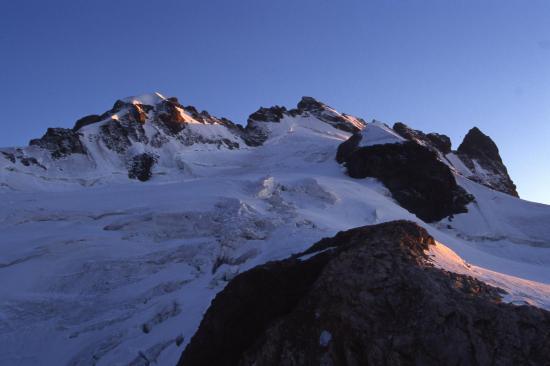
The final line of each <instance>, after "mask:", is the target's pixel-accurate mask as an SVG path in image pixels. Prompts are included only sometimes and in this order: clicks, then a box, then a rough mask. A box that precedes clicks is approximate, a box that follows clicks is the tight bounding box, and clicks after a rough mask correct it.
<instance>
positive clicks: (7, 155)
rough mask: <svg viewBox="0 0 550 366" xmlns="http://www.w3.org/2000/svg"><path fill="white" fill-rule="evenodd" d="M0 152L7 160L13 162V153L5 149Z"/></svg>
mask: <svg viewBox="0 0 550 366" xmlns="http://www.w3.org/2000/svg"><path fill="white" fill-rule="evenodd" d="M0 153H2V156H4V158H6V159H7V160H9V161H11V162H12V163H15V155H14V154H12V153H9V152H6V151H0Z"/></svg>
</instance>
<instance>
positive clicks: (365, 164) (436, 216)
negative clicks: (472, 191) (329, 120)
mask: <svg viewBox="0 0 550 366" xmlns="http://www.w3.org/2000/svg"><path fill="white" fill-rule="evenodd" d="M352 138H353V137H352ZM350 140H351V139H350ZM348 141H349V140H348ZM348 141H346V142H345V143H343V144H342V145H341V146H340V148H339V149H338V156H337V159H339V161H340V162H344V163H345V165H346V168H347V172H348V174H349V176H350V177H352V178H366V177H374V178H377V179H379V180H380V181H381V182H382V183H384V185H385V186H386V187H387V188H388V189H389V190H390V192H391V193H392V196H393V198H394V199H395V200H396V201H397V202H399V204H400V205H401V206H402V207H404V208H406V209H407V210H409V211H411V212H412V213H414V214H415V215H417V216H418V217H419V218H421V219H422V220H424V221H426V222H433V221H438V220H441V219H443V218H444V217H447V216H450V215H453V214H457V213H461V212H467V209H466V205H467V204H468V203H469V202H471V201H472V200H473V197H472V196H470V195H469V194H468V193H467V192H466V191H465V190H464V189H463V188H461V187H460V186H458V185H457V184H456V180H455V178H454V176H453V173H452V172H451V170H450V168H449V167H448V166H447V165H446V164H445V163H443V162H442V161H441V160H440V159H439V157H438V155H437V154H436V152H434V151H432V150H430V149H429V148H427V147H425V146H422V145H419V144H417V143H415V142H412V141H407V142H404V143H401V144H383V145H373V146H366V147H356V148H355V149H354V148H353V146H352V143H351V142H348ZM344 144H348V145H344Z"/></svg>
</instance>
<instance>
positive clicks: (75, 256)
mask: <svg viewBox="0 0 550 366" xmlns="http://www.w3.org/2000/svg"><path fill="white" fill-rule="evenodd" d="M142 98H145V97H142ZM159 98H160V97H159ZM198 127H203V128H204V126H198ZM207 127H208V126H207ZM374 127H375V128H374V130H376V131H384V129H383V128H381V127H380V126H374ZM87 128H93V126H87ZM268 128H269V130H270V134H271V135H270V138H269V140H268V141H267V142H266V143H265V144H264V145H262V146H259V147H246V148H241V149H235V150H228V149H226V148H224V147H215V146H212V145H202V144H194V145H191V146H189V147H188V148H186V149H184V150H181V149H180V150H178V151H177V152H172V154H173V156H174V159H173V161H174V162H175V163H174V164H173V167H172V168H170V167H169V165H162V166H161V167H159V168H156V170H155V171H154V176H153V179H152V180H151V181H149V182H146V183H141V182H137V181H130V180H128V179H127V175H126V172H125V171H124V170H123V169H122V168H121V169H120V170H119V171H117V170H116V164H114V163H113V164H105V165H106V166H109V169H110V170H105V171H104V170H101V169H92V168H90V169H88V170H86V171H84V172H83V173H82V176H77V177H74V178H66V177H64V176H63V174H62V172H60V173H59V175H58V176H56V177H52V176H44V175H40V174H39V173H36V174H29V173H26V172H17V171H5V169H4V167H2V166H0V169H2V173H0V186H2V187H3V188H2V187H0V195H1V202H2V204H1V205H0V230H1V234H2V236H1V239H0V241H1V243H0V282H1V283H2V286H1V287H0V351H1V352H0V364H1V365H10V366H12V365H13V366H14V365H37V364H40V365H148V364H149V363H154V362H157V363H158V364H160V365H175V364H176V362H177V360H178V359H179V357H180V354H181V352H182V351H183V348H184V347H185V345H186V344H187V343H188V342H189V340H190V338H191V337H192V335H193V333H194V332H195V331H196V329H197V327H198V325H199V323H200V321H201V318H202V315H203V314H204V312H205V311H206V309H207V308H208V306H209V304H210V301H211V300H212V298H213V297H214V296H215V294H216V293H217V292H219V291H220V290H221V289H223V287H224V286H225V285H226V284H227V282H228V281H229V280H231V279H232V278H233V277H234V276H235V275H237V274H238V273H240V272H242V271H245V270H247V269H249V268H252V267H254V266H256V265H258V264H261V263H265V262H266V261H270V260H277V259H282V258H286V257H288V256H289V255H290V254H292V253H296V252H300V251H302V250H305V249H306V248H308V247H309V246H310V245H311V244H313V243H314V242H316V241H317V240H319V239H321V238H323V237H329V236H333V235H334V234H336V233H337V232H338V231H341V230H346V229H350V228H353V227H357V226H362V225H370V224H376V223H381V222H385V221H390V220H395V219H407V220H412V221H415V222H417V223H419V224H420V225H422V226H424V227H426V228H427V229H428V231H429V232H430V233H431V234H432V235H433V236H434V238H435V239H436V241H437V242H438V244H437V246H435V247H434V248H432V249H431V251H430V253H429V254H430V255H431V256H432V258H433V261H434V264H435V265H436V266H439V267H442V268H444V269H447V270H450V271H454V272H458V273H464V274H469V275H471V276H474V277H477V278H479V279H480V280H482V281H485V282H487V283H489V284H492V285H495V286H498V287H501V288H503V289H504V290H506V291H507V292H508V295H506V296H505V298H504V300H505V301H510V302H514V303H517V304H522V303H529V304H532V305H535V306H539V307H543V308H547V309H550V225H549V223H550V206H546V205H541V204H536V203H531V202H526V201H522V200H520V199H517V198H514V197H511V196H508V195H505V194H502V193H499V192H495V191H493V190H491V189H489V188H486V187H484V186H482V185H479V184H477V183H474V182H472V181H469V180H467V179H465V178H463V177H462V176H459V175H457V179H458V182H459V184H461V185H462V186H463V187H464V188H465V189H466V190H468V191H469V192H470V193H472V194H473V195H474V196H475V197H476V202H473V203H471V204H469V206H468V209H469V212H468V213H465V214H460V215H455V216H454V218H452V219H445V220H443V221H441V222H438V223H435V224H431V225H429V224H426V223H424V222H422V221H421V220H419V219H418V218H417V217H416V216H414V215H413V214H411V213H410V212H408V211H406V210H405V209H403V208H401V207H400V206H399V205H398V204H397V203H396V202H395V201H394V200H393V199H392V198H391V195H390V193H389V191H388V190H387V189H386V188H385V187H384V186H383V185H382V184H381V183H379V182H378V181H376V180H375V179H364V180H356V179H352V178H349V177H348V176H346V175H345V173H344V171H343V168H342V167H341V166H340V165H338V164H337V163H336V161H335V155H336V149H337V147H338V145H339V144H340V143H341V142H342V141H345V140H346V139H347V138H348V137H349V136H350V134H349V133H346V132H343V131H340V130H337V129H335V128H333V127H331V126H330V125H329V124H327V123H324V122H322V121H319V120H317V119H315V118H311V117H310V118H288V117H285V118H284V119H283V120H282V121H281V122H280V123H273V124H271V125H270V126H269V127H268ZM369 128H370V127H369ZM385 137H387V138H389V139H390V140H391V141H392V142H399V141H401V140H402V139H401V138H399V137H398V136H393V135H392V136H380V135H377V136H375V140H381V141H386V140H385ZM372 141H374V140H372ZM386 142H387V141H386ZM167 148H169V147H167ZM97 154H98V155H99V154H100V153H99V152H98V153H97ZM78 159H84V158H83V157H70V158H67V159H66V161H65V162H64V164H66V169H74V167H77V166H79V164H80V162H79V161H78ZM105 159H108V157H105ZM0 161H2V160H1V157H0ZM0 164H1V163H0ZM86 166H89V165H86ZM113 167H115V168H113ZM37 169H39V168H37ZM113 169H114V170H113ZM37 171H38V170H37ZM235 331H238V329H236V330H235ZM326 339H330V334H329V335H327V336H323V337H322V338H321V339H320V342H321V343H322V342H324V341H326Z"/></svg>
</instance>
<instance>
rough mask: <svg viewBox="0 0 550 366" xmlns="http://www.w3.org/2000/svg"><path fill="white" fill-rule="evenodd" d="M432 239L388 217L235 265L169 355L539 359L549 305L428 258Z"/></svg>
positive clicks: (332, 361)
mask: <svg viewBox="0 0 550 366" xmlns="http://www.w3.org/2000/svg"><path fill="white" fill-rule="evenodd" d="M432 245H434V240H433V238H432V237H431V236H430V235H429V234H428V233H427V232H426V230H425V229H423V228H422V227H420V226H418V225H416V224H414V223H412V222H407V221H394V222H388V223H384V224H379V225H373V226H365V227H360V228H356V229H352V230H348V231H345V232H340V233H338V234H337V235H336V236H335V237H333V238H327V239H323V240H321V241H320V242H318V243H316V244H314V245H313V246H312V247H311V248H310V249H308V250H306V251H305V252H303V253H301V254H297V255H294V256H292V257H291V258H289V259H286V260H283V261H278V262H270V263H267V264H265V265H261V266H259V267H256V268H254V269H252V270H249V271H248V272H245V273H242V274H240V275H239V276H237V277H236V278H235V279H233V281H231V282H230V283H229V284H228V285H227V287H226V288H225V289H224V290H223V291H222V292H221V293H219V294H218V295H217V296H216V298H215V299H214V300H213V302H212V304H211V306H210V308H209V309H208V311H207V313H206V314H205V316H204V318H203V320H202V322H201V325H200V327H199V330H198V331H197V333H196V334H195V335H194V337H193V338H192V340H191V342H190V343H189V345H188V346H187V348H186V349H185V351H184V352H183V354H182V357H181V359H180V362H179V365H180V366H195V365H548V362H549V361H548V354H550V313H549V312H547V311H544V310H541V309H538V308H534V307H531V306H514V305H510V304H505V303H501V301H500V299H501V296H502V295H503V293H502V291H501V290H499V289H497V288H494V287H491V286H488V285H486V284H484V283H482V282H480V281H478V280H476V279H474V278H472V277H469V276H464V275H459V274H455V273H452V272H447V271H445V270H442V269H438V268H435V267H434V266H433V265H432V264H431V261H430V257H429V256H428V254H427V252H428V250H429V249H430V246H432Z"/></svg>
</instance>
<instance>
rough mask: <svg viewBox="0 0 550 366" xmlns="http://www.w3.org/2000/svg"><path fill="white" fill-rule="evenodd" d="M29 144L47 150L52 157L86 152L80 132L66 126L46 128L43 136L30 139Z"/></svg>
mask: <svg viewBox="0 0 550 366" xmlns="http://www.w3.org/2000/svg"><path fill="white" fill-rule="evenodd" d="M29 145H31V146H38V147H41V148H43V149H46V150H49V151H50V153H51V155H52V157H53V158H54V159H59V158H62V157H65V156H67V155H70V154H87V150H86V147H85V146H84V144H82V141H80V134H79V133H78V132H75V131H73V130H71V129H68V128H48V130H47V131H46V133H45V134H44V136H42V137H41V138H39V139H34V140H31V141H30V143H29Z"/></svg>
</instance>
